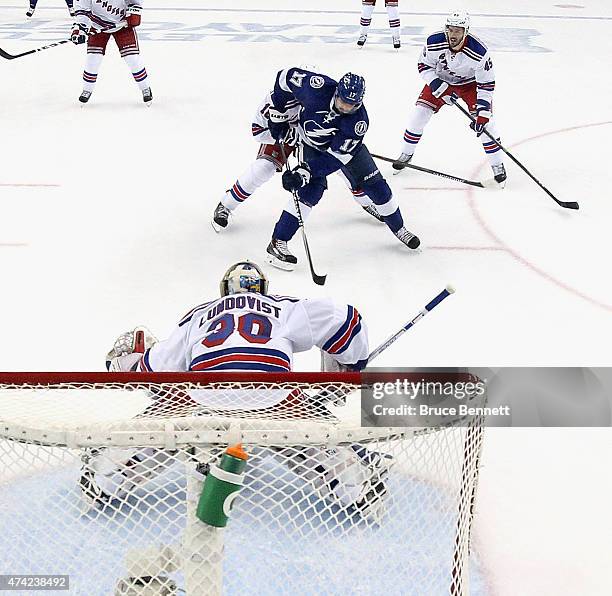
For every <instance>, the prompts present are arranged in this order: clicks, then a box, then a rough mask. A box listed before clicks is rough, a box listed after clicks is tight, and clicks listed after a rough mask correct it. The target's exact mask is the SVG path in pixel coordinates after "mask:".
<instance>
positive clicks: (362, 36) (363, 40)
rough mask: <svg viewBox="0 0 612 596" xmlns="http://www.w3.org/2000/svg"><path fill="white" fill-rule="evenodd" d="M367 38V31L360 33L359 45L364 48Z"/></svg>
mask: <svg viewBox="0 0 612 596" xmlns="http://www.w3.org/2000/svg"><path fill="white" fill-rule="evenodd" d="M366 39H368V36H367V35H366V34H365V33H364V34H362V35H360V36H359V39H358V40H357V45H358V46H359V47H360V48H362V47H363V46H364V45H365V42H366Z"/></svg>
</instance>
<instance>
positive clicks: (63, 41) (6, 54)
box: [0, 21, 127, 60]
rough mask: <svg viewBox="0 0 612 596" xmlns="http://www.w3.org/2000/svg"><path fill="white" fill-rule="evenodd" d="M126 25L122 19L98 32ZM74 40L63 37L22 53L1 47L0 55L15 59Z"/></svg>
mask: <svg viewBox="0 0 612 596" xmlns="http://www.w3.org/2000/svg"><path fill="white" fill-rule="evenodd" d="M120 25H121V26H122V27H123V26H125V25H127V23H126V22H125V21H121V22H120V23H117V24H116V25H113V26H112V27H106V28H105V29H101V30H100V31H96V33H105V32H106V31H110V30H111V29H115V28H117V27H119V26H120ZM71 41H72V40H70V39H62V40H61V41H56V42H54V43H50V44H48V45H46V46H42V47H40V48H36V49H35V50H28V51H27V52H21V54H9V53H8V52H6V51H5V50H3V49H2V48H0V56H1V57H2V58H6V59H7V60H14V59H15V58H22V57H23V56H29V55H30V54H35V53H36V52H42V51H43V50H48V49H50V48H55V47H57V46H61V45H63V44H65V43H70V42H71Z"/></svg>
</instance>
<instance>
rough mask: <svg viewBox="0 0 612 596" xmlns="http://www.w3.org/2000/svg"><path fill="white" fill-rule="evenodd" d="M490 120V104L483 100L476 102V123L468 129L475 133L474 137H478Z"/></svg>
mask: <svg viewBox="0 0 612 596" xmlns="http://www.w3.org/2000/svg"><path fill="white" fill-rule="evenodd" d="M490 119H491V104H490V103H489V102H488V101H485V100H484V99H479V100H477V101H476V121H475V122H472V123H471V124H470V128H471V129H472V130H474V131H475V132H476V136H477V137H479V136H480V135H481V134H482V132H483V130H484V127H485V126H486V125H487V124H488V123H489V120H490Z"/></svg>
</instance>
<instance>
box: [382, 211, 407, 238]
mask: <svg viewBox="0 0 612 596" xmlns="http://www.w3.org/2000/svg"><path fill="white" fill-rule="evenodd" d="M383 219H384V220H385V223H386V224H387V225H388V226H389V229H390V230H391V231H392V232H393V233H394V234H395V232H397V231H398V230H399V229H400V228H401V227H402V226H403V225H404V218H403V217H402V214H401V213H400V210H399V208H398V209H396V210H395V211H394V212H393V213H392V214H391V215H384V216H383Z"/></svg>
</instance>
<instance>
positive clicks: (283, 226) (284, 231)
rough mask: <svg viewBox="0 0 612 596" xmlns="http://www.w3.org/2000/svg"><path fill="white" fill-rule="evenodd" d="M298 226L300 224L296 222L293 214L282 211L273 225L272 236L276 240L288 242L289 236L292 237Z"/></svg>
mask: <svg viewBox="0 0 612 596" xmlns="http://www.w3.org/2000/svg"><path fill="white" fill-rule="evenodd" d="M299 227H300V224H299V223H298V219H297V217H295V215H291V213H288V212H287V211H283V212H282V214H281V216H280V219H279V220H278V221H277V222H276V225H275V226H274V233H273V234H272V236H273V238H276V239H277V240H285V241H287V242H288V241H289V240H291V238H293V236H294V234H295V233H296V232H297V231H298V228H299Z"/></svg>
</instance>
